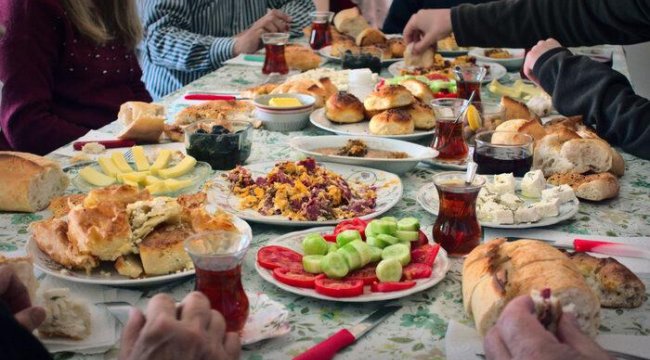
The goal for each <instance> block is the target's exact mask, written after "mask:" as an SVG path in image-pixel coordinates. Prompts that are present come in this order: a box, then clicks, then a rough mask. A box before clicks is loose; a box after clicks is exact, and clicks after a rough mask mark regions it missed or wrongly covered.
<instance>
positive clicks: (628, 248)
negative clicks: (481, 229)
mask: <svg viewBox="0 0 650 360" xmlns="http://www.w3.org/2000/svg"><path fill="white" fill-rule="evenodd" d="M505 238H506V240H508V241H516V240H521V239H522V238H518V237H510V236H506V237H505ZM532 240H538V241H544V242H547V243H551V245H553V246H554V247H557V248H560V249H569V250H574V251H577V252H593V253H598V254H603V255H609V256H624V257H633V258H641V259H648V260H650V250H648V249H644V248H641V247H638V246H634V245H628V244H621V243H614V242H609V241H597V240H586V239H573V240H547V239H532Z"/></svg>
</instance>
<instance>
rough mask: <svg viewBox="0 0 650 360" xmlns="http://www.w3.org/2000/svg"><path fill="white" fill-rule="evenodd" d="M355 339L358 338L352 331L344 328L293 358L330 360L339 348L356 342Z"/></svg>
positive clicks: (300, 359) (297, 359)
mask: <svg viewBox="0 0 650 360" xmlns="http://www.w3.org/2000/svg"><path fill="white" fill-rule="evenodd" d="M355 340H356V339H355V337H354V335H352V333H351V332H349V331H348V330H346V329H343V330H340V331H338V332H337V333H336V334H334V335H332V336H330V337H328V338H327V339H325V340H324V341H322V342H320V343H318V344H316V345H315V346H314V347H312V348H311V349H309V350H307V351H305V352H304V353H302V354H300V355H298V356H296V357H295V358H293V359H294V360H330V359H332V358H333V357H334V356H335V355H336V353H337V352H338V351H339V350H341V349H343V348H344V347H346V346H349V345H350V344H352V343H354V341H355Z"/></svg>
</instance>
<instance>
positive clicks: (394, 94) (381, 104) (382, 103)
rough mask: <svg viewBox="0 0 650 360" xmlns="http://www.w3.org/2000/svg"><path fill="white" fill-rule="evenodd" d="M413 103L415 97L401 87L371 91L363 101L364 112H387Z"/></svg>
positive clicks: (387, 86) (395, 86)
mask: <svg viewBox="0 0 650 360" xmlns="http://www.w3.org/2000/svg"><path fill="white" fill-rule="evenodd" d="M414 102H415V97H414V96H413V94H411V92H410V91H408V90H407V89H406V88H405V87H403V86H401V85H386V86H383V87H381V88H380V89H379V90H375V91H373V92H372V93H371V94H370V95H368V97H367V98H366V99H365V100H364V101H363V105H364V107H365V108H366V110H370V111H375V110H388V109H393V108H397V107H402V106H409V105H411V104H413V103H414Z"/></svg>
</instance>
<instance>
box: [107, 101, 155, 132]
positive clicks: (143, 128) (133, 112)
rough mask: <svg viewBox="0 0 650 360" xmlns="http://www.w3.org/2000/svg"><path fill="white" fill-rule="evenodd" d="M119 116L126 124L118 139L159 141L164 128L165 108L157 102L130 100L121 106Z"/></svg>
mask: <svg viewBox="0 0 650 360" xmlns="http://www.w3.org/2000/svg"><path fill="white" fill-rule="evenodd" d="M117 118H118V120H121V121H122V123H124V124H125V125H126V127H125V128H124V129H123V130H122V132H121V133H120V134H119V135H118V136H117V137H118V139H126V140H134V141H137V142H158V140H159V139H160V135H161V134H162V133H163V130H164V124H165V108H164V107H163V106H161V105H157V104H149V103H145V102H139V101H129V102H126V103H124V104H122V106H120V112H119V113H118V115H117Z"/></svg>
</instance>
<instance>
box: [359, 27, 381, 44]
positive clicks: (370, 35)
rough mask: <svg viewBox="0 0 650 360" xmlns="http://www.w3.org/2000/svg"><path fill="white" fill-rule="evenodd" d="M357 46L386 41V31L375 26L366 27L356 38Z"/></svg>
mask: <svg viewBox="0 0 650 360" xmlns="http://www.w3.org/2000/svg"><path fill="white" fill-rule="evenodd" d="M355 41H356V43H357V46H368V45H375V44H384V43H386V37H385V36H384V33H382V32H381V31H379V29H375V28H371V27H369V28H366V29H364V30H363V31H361V32H360V33H359V34H358V35H357V36H356V38H355Z"/></svg>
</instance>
